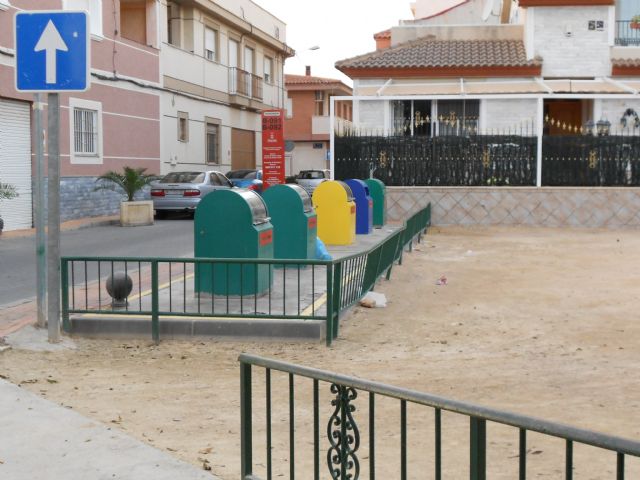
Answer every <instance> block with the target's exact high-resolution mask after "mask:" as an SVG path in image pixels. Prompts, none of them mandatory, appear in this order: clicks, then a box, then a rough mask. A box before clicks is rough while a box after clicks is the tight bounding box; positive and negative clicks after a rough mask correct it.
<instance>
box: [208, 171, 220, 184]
mask: <svg viewBox="0 0 640 480" xmlns="http://www.w3.org/2000/svg"><path fill="white" fill-rule="evenodd" d="M209 180H210V181H211V185H218V186H222V182H221V181H220V177H218V174H217V173H215V172H212V173H211V174H210V175H209Z"/></svg>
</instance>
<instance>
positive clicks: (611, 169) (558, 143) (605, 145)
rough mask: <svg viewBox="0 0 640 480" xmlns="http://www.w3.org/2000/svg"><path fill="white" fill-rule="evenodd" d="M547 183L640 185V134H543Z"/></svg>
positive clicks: (544, 175) (544, 172)
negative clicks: (556, 135)
mask: <svg viewBox="0 0 640 480" xmlns="http://www.w3.org/2000/svg"><path fill="white" fill-rule="evenodd" d="M542 152H543V158H542V184H543V185H544V186H550V187H556V186H585V187H586V186H589V187H605V186H636V187H637V186H640V136H637V135H624V136H623V135H605V136H599V137H594V136H590V135H588V136H587V135H565V136H558V137H554V136H546V137H543V146H542Z"/></svg>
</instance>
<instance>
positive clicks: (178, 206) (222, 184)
mask: <svg viewBox="0 0 640 480" xmlns="http://www.w3.org/2000/svg"><path fill="white" fill-rule="evenodd" d="M221 188H233V184H232V183H231V182H230V181H229V179H228V178H227V177H226V176H225V175H224V174H223V173H221V172H216V171H213V170H210V171H207V172H171V173H168V174H167V175H165V176H164V177H162V178H161V179H160V180H158V181H156V182H153V183H152V184H151V198H152V199H153V208H154V209H155V211H156V217H158V218H161V217H163V216H164V215H165V214H166V213H168V212H180V211H183V212H191V213H193V212H194V211H195V209H196V207H197V206H198V203H200V200H201V199H202V197H204V196H205V195H206V194H208V193H211V192H213V191H214V190H218V189H221Z"/></svg>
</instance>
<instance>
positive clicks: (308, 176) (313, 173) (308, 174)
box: [300, 170, 324, 180]
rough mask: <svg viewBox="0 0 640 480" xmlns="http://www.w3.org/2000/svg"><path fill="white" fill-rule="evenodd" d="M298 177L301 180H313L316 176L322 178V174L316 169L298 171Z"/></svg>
mask: <svg viewBox="0 0 640 480" xmlns="http://www.w3.org/2000/svg"><path fill="white" fill-rule="evenodd" d="M300 178H301V179H303V180H314V179H318V178H324V174H323V173H322V172H320V171H318V170H314V171H310V172H300Z"/></svg>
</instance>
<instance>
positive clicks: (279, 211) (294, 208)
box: [262, 183, 318, 259]
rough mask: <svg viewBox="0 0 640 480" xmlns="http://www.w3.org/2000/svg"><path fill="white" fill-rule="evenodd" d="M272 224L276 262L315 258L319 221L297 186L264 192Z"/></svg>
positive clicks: (287, 185) (307, 198) (276, 187)
mask: <svg viewBox="0 0 640 480" xmlns="http://www.w3.org/2000/svg"><path fill="white" fill-rule="evenodd" d="M262 198H263V200H264V202H265V203H266V205H267V209H268V211H269V215H270V216H271V223H272V224H273V230H274V235H273V238H274V240H273V250H274V253H275V258H292V259H297V258H302V259H312V258H315V251H316V238H317V236H318V217H317V216H316V213H315V211H314V210H313V205H312V204H311V197H310V196H309V194H308V193H307V191H306V190H305V189H304V188H302V187H301V186H300V185H295V184H291V183H287V184H283V185H273V186H271V187H269V188H268V189H267V190H265V191H264V193H263V194H262Z"/></svg>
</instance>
